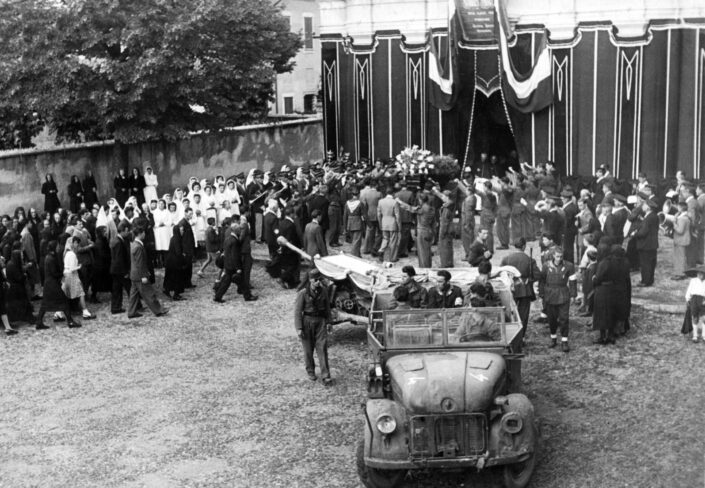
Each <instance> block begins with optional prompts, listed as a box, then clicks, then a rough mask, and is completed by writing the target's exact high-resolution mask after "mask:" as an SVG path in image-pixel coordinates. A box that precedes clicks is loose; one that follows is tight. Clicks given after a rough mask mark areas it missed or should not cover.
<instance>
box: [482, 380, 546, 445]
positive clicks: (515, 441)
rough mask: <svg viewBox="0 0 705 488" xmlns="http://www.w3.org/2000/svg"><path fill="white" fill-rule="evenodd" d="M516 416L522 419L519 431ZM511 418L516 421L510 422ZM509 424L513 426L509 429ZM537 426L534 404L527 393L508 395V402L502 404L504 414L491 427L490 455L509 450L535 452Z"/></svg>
mask: <svg viewBox="0 0 705 488" xmlns="http://www.w3.org/2000/svg"><path fill="white" fill-rule="evenodd" d="M516 418H519V419H520V421H521V428H520V429H519V430H518V431H516V428H517V422H516ZM509 419H512V420H514V422H513V423H512V424H509V422H508V420H509ZM508 425H511V427H512V428H511V429H509V428H508ZM536 427H537V426H536V418H535V415H534V406H533V405H532V404H531V401H529V399H528V398H527V397H526V395H523V394H521V393H511V394H509V395H507V404H506V405H503V406H502V415H498V416H497V417H496V418H495V419H494V421H493V422H492V425H491V427H490V435H489V451H490V455H491V456H493V457H494V456H497V457H502V456H503V455H505V454H507V453H509V452H512V453H523V452H533V451H534V450H535V449H536V443H537V441H538V430H537V428H536ZM508 430H509V431H508Z"/></svg>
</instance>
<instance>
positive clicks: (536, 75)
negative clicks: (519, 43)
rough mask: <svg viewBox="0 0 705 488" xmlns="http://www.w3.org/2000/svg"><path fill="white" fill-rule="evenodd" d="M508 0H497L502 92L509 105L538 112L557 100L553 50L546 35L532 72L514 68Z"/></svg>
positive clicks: (527, 111)
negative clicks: (552, 76)
mask: <svg viewBox="0 0 705 488" xmlns="http://www.w3.org/2000/svg"><path fill="white" fill-rule="evenodd" d="M504 1H505V0H494V2H495V10H496V14H497V40H498V41H499V48H500V49H499V55H500V57H501V61H502V73H503V78H502V91H503V92H504V98H505V100H506V101H507V103H508V104H509V105H511V106H512V107H514V108H516V109H517V110H519V111H520V112H522V113H531V112H538V111H540V110H542V109H544V108H546V107H548V106H549V105H551V103H553V83H552V80H551V51H550V49H549V48H548V39H547V36H546V34H545V31H544V34H543V35H542V36H541V39H540V40H539V44H538V47H537V49H536V58H535V62H534V64H533V66H532V67H531V69H530V70H529V72H528V73H525V74H520V73H519V72H517V70H516V69H515V68H514V62H513V61H512V57H511V56H510V54H509V46H508V40H509V39H510V38H511V37H512V36H513V32H512V28H511V25H510V24H509V19H508V17H507V11H506V8H505V5H504Z"/></svg>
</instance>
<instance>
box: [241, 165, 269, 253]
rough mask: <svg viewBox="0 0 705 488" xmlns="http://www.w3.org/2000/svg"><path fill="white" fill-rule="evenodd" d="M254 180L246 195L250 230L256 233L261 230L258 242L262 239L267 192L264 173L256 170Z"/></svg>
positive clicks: (253, 174)
mask: <svg viewBox="0 0 705 488" xmlns="http://www.w3.org/2000/svg"><path fill="white" fill-rule="evenodd" d="M252 176H253V180H252V181H251V182H250V184H249V185H247V188H246V192H245V195H246V196H247V201H248V202H249V204H250V209H249V210H250V213H249V222H250V229H252V230H253V231H254V232H256V231H257V230H259V235H256V237H257V238H258V240H261V239H262V214H263V213H264V198H265V195H266V193H267V192H266V190H265V188H264V173H262V172H261V171H260V170H258V169H256V170H255V171H254V172H253V173H252Z"/></svg>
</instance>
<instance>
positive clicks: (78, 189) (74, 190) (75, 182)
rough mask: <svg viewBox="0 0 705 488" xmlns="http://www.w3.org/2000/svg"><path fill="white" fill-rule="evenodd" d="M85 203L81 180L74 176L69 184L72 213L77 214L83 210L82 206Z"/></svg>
mask: <svg viewBox="0 0 705 488" xmlns="http://www.w3.org/2000/svg"><path fill="white" fill-rule="evenodd" d="M82 203H83V185H81V180H79V179H78V176H76V175H73V176H72V177H71V183H69V209H70V210H71V212H72V213H75V214H77V213H78V211H79V210H80V209H81V204H82Z"/></svg>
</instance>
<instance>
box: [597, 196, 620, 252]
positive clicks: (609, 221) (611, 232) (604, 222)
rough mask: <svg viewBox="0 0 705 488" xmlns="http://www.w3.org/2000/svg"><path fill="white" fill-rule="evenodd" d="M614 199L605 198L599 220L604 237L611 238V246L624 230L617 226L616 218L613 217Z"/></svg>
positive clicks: (601, 205)
mask: <svg viewBox="0 0 705 488" xmlns="http://www.w3.org/2000/svg"><path fill="white" fill-rule="evenodd" d="M613 201H614V200H613V199H612V198H604V199H603V200H602V203H601V204H600V216H599V217H598V218H597V220H598V221H599V222H600V230H601V231H602V236H603V237H609V238H610V245H612V244H615V238H616V237H617V235H618V234H621V232H622V230H621V229H617V228H616V226H615V221H614V216H613V215H612V209H613V205H612V202H613Z"/></svg>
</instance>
